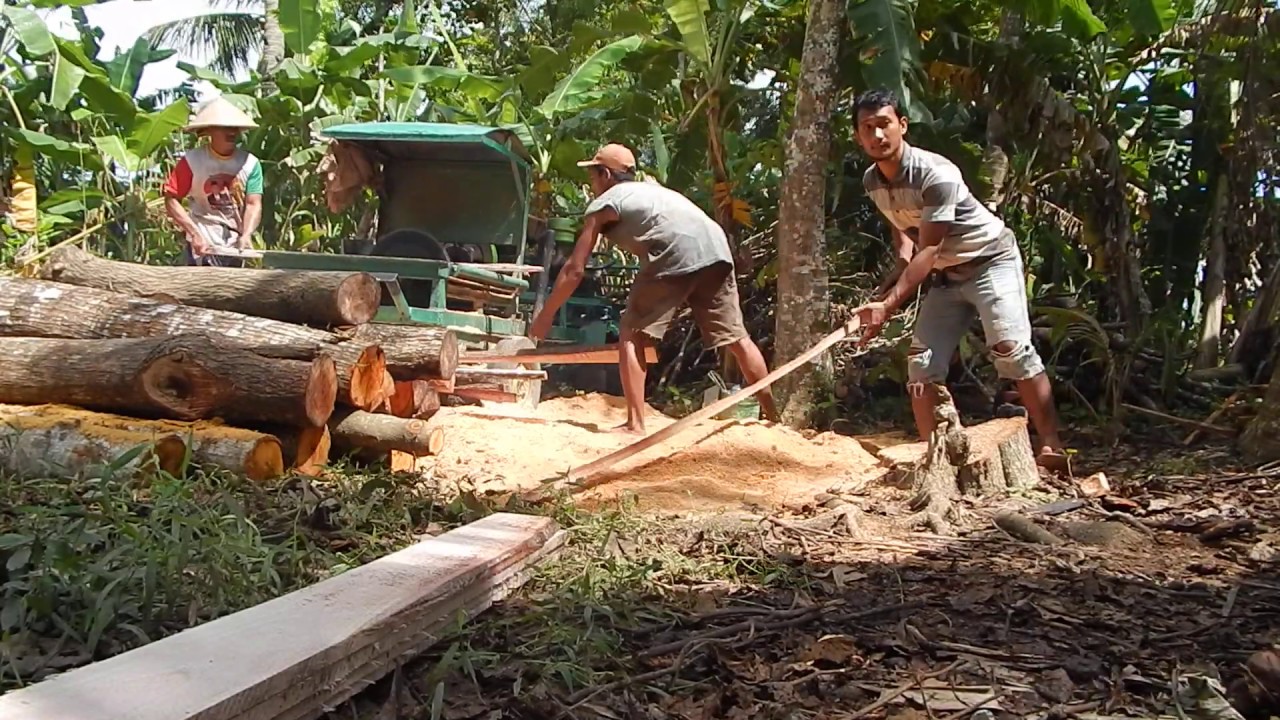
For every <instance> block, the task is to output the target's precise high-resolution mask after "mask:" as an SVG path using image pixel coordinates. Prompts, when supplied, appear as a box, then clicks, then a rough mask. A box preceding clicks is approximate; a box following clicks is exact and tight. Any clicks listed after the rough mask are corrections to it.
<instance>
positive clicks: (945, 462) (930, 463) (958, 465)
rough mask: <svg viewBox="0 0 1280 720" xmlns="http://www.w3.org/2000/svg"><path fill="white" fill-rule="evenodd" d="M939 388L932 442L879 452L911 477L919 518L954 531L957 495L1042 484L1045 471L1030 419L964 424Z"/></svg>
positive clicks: (998, 492) (1002, 491) (986, 493)
mask: <svg viewBox="0 0 1280 720" xmlns="http://www.w3.org/2000/svg"><path fill="white" fill-rule="evenodd" d="M935 388H936V391H937V393H938V398H939V402H938V405H937V407H936V408H935V410H934V421H935V423H936V427H935V429H934V432H933V434H932V436H931V437H930V438H929V441H928V442H918V443H910V444H905V445H894V446H890V447H884V448H882V449H880V450H878V451H876V456H877V457H879V458H880V460H881V462H883V463H886V464H888V465H890V466H892V467H894V468H896V469H897V470H898V471H899V472H900V473H902V475H903V476H904V477H905V478H907V479H909V480H910V483H911V488H912V490H914V491H915V497H914V498H913V499H912V502H911V504H910V507H911V509H912V510H914V511H916V512H917V513H918V514H917V516H916V517H915V520H916V521H917V522H919V523H924V524H926V525H928V526H930V527H932V528H933V529H934V530H935V531H936V532H939V533H943V532H944V531H948V530H949V524H950V522H949V521H950V519H952V517H951V516H952V514H953V511H954V506H953V502H954V500H955V499H956V498H958V497H960V496H967V497H983V496H993V495H1004V494H1007V493H1009V492H1020V491H1024V490H1027V489H1030V488H1032V487H1035V486H1036V485H1037V484H1038V483H1039V481H1040V472H1039V469H1038V468H1037V467H1036V462H1035V453H1034V451H1033V450H1032V447H1031V438H1030V436H1029V435H1028V434H1027V421H1026V419H1025V418H1021V417H1013V418H998V419H996V420H991V421H989V422H985V423H982V424H980V425H975V426H973V427H970V428H964V427H962V426H961V424H960V417H959V413H958V412H957V411H956V409H955V405H954V403H953V402H952V400H951V394H950V393H949V392H947V390H946V388H943V387H940V386H935ZM927 391H928V389H926V392H927Z"/></svg>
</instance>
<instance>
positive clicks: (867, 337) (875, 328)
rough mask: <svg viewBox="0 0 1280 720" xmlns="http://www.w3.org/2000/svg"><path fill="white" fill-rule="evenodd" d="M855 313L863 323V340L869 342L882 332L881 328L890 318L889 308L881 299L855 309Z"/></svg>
mask: <svg viewBox="0 0 1280 720" xmlns="http://www.w3.org/2000/svg"><path fill="white" fill-rule="evenodd" d="M853 314H854V316H855V317H857V318H858V322H859V323H860V324H861V325H862V340H861V342H862V343H867V342H870V341H871V340H872V339H873V338H875V336H876V335H879V334H880V328H882V327H884V324H885V321H887V320H888V319H889V308H888V306H887V305H885V304H884V303H882V302H879V301H877V302H869V303H867V304H866V305H863V306H862V307H860V308H858V309H857V310H854V311H853Z"/></svg>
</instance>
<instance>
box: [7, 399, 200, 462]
mask: <svg viewBox="0 0 1280 720" xmlns="http://www.w3.org/2000/svg"><path fill="white" fill-rule="evenodd" d="M66 410H67V409H66V408H63V407H60V406H56V405H35V406H27V405H3V406H0V448H3V449H4V451H3V452H0V468H3V469H4V470H5V472H8V473H12V474H13V475H16V476H18V477H23V478H39V477H46V478H47V477H50V476H51V475H52V476H55V477H76V476H80V475H83V474H87V473H96V474H102V473H106V472H117V473H129V474H131V475H134V476H148V475H153V474H155V473H156V472H164V473H167V474H169V475H177V474H178V473H179V472H181V470H182V463H183V459H184V458H185V457H186V454H187V444H186V443H185V442H184V441H183V439H182V437H181V436H180V435H179V434H178V433H177V432H174V431H172V430H170V431H168V432H159V433H157V432H147V431H144V430H128V429H122V428H119V427H113V426H110V425H104V424H99V423H95V422H92V420H91V419H86V418H84V417H81V416H78V415H76V414H75V413H74V412H73V413H71V414H68V413H67V412H66ZM139 446H142V447H143V448H145V449H144V450H143V451H142V452H141V453H139V454H138V455H137V456H136V457H134V458H132V459H131V460H128V461H127V462H124V463H121V462H120V460H121V459H122V457H123V456H124V455H125V454H126V453H129V452H131V451H132V450H134V449H135V448H137V447H139ZM112 466H114V467H113V469H112V470H108V468H109V467H112Z"/></svg>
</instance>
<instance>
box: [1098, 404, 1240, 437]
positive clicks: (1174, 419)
mask: <svg viewBox="0 0 1280 720" xmlns="http://www.w3.org/2000/svg"><path fill="white" fill-rule="evenodd" d="M1120 405H1121V407H1123V408H1124V409H1126V410H1132V411H1134V412H1136V413H1138V414H1139V415H1146V416H1147V417H1152V418H1155V419H1157V420H1164V421H1165V422H1171V423H1177V424H1180V425H1186V426H1188V427H1193V428H1196V429H1197V430H1202V431H1204V432H1211V433H1215V434H1218V435H1235V434H1236V431H1235V430H1232V429H1231V428H1226V427H1222V426H1221V425H1210V424H1209V423H1207V422H1200V421H1199V420H1191V419H1189V418H1183V417H1178V416H1177V415H1169V414H1167V413H1162V412H1160V411H1159V410H1151V409H1149V408H1144V407H1140V406H1138V405H1131V404H1130V403H1120Z"/></svg>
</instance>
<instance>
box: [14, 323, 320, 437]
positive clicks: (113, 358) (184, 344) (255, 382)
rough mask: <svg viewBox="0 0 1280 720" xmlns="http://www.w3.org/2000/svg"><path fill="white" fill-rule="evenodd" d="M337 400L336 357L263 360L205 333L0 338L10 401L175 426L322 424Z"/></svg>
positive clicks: (263, 358) (249, 350)
mask: <svg viewBox="0 0 1280 720" xmlns="http://www.w3.org/2000/svg"><path fill="white" fill-rule="evenodd" d="M267 354H268V355H270V351H269V350H268V353H267ZM312 354H313V356H314V355H317V353H315V352H313V353H312ZM337 392H338V376H337V370H336V369H335V366H334V362H333V359H332V358H329V357H325V356H315V357H314V359H312V360H310V361H301V360H281V359H276V358H273V357H264V356H262V355H258V354H256V353H255V352H254V350H253V348H248V347H243V346H239V345H237V344H234V343H230V342H226V341H224V340H214V339H212V338H210V337H208V336H205V335H196V334H188V335H174V336H170V337H154V338H122V339H114V340H65V339H61V338H38V337H23V338H12V337H0V402H2V403H16V404H22V405H39V404H47V403H53V404H65V405H76V406H79V407H82V408H86V409H89V410H99V411H102V412H115V413H125V414H129V415H137V416H141V417H151V418H171V419H177V420H198V419H208V418H212V417H222V418H224V419H226V420H230V421H233V422H242V421H245V422H257V421H261V422H279V423H283V424H287V425H297V426H319V425H323V424H324V423H325V422H326V421H327V420H328V419H329V415H330V414H331V413H332V412H333V406H334V400H335V398H336V396H337Z"/></svg>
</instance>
